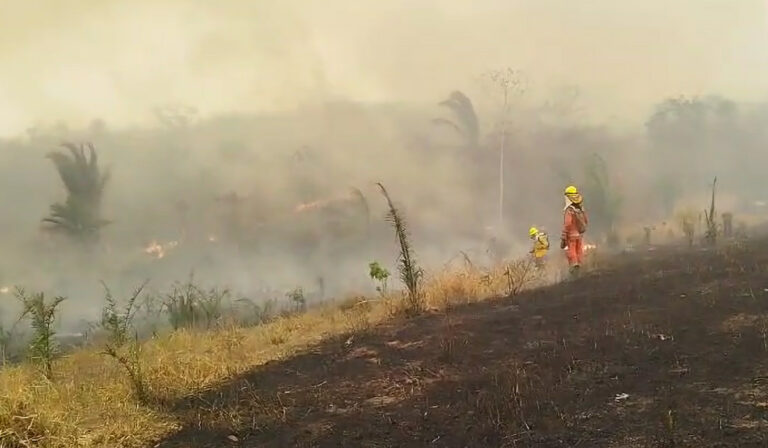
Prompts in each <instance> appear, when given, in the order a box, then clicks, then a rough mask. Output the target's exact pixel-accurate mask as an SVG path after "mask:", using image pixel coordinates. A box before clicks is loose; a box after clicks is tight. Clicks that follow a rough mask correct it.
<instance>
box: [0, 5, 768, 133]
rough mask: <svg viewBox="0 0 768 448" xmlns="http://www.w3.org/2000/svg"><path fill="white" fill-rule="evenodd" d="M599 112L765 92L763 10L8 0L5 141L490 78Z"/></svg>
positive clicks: (405, 94)
mask: <svg viewBox="0 0 768 448" xmlns="http://www.w3.org/2000/svg"><path fill="white" fill-rule="evenodd" d="M503 66H512V67H515V68H518V69H520V70H523V71H524V72H525V73H526V74H527V76H528V78H529V80H530V84H531V89H530V95H529V96H530V97H531V98H536V97H542V96H543V95H546V94H547V93H548V92H551V91H552V90H553V89H555V88H557V87H559V86H561V85H563V84H574V85H578V86H579V87H580V88H581V89H582V92H583V93H582V97H583V102H585V103H586V104H587V107H588V108H589V109H590V110H591V112H593V113H598V114H600V115H604V116H609V115H618V116H622V117H633V116H640V115H641V114H645V113H646V111H647V107H648V106H649V105H650V104H651V103H652V102H655V101H657V100H658V99H660V98H661V97H664V96H667V95H674V94H678V93H687V94H699V93H710V92H716V93H722V94H726V95H730V96H734V97H738V98H741V99H764V98H765V97H766V93H768V26H767V22H766V1H765V0H471V1H470V0H386V1H382V0H302V1H299V0H222V1H193V0H184V1H182V0H125V1H124V0H98V1H97V0H66V1H65V0H0V135H10V134H13V133H17V132H21V131H23V130H24V129H25V128H27V127H28V126H30V125H32V124H34V123H36V122H41V121H42V122H48V123H50V122H53V121H56V120H65V121H67V122H68V123H71V124H73V125H79V124H83V123H87V122H88V121H90V120H91V119H93V118H103V119H104V120H106V122H107V123H108V124H109V125H113V126H120V125H126V124H135V123H142V122H146V121H147V120H151V119H152V115H151V113H150V111H151V109H152V107H154V106H158V105H163V104H172V103H183V104H187V105H191V106H195V107H197V108H198V109H199V110H200V111H201V113H203V114H206V115H207V114H213V113H217V112H222V111H238V110H269V109H275V108H279V109H285V108H291V107H295V106H297V105H301V104H303V103H306V102H312V101H315V100H318V99H323V98H327V97H345V98H353V99H360V100H372V101H380V100H407V101H428V102H433V101H434V100H435V99H436V98H440V97H443V96H444V95H445V94H446V93H447V92H448V91H450V90H452V89H454V88H462V89H471V88H472V87H473V86H474V84H475V82H476V81H475V79H476V78H477V76H478V75H479V74H481V73H482V72H484V71H486V70H488V69H492V68H497V67H503Z"/></svg>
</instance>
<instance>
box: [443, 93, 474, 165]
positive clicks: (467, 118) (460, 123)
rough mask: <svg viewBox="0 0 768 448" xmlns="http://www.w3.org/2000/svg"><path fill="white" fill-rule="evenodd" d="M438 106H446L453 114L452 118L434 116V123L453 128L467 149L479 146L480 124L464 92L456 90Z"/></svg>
mask: <svg viewBox="0 0 768 448" xmlns="http://www.w3.org/2000/svg"><path fill="white" fill-rule="evenodd" d="M439 104H440V106H443V107H446V108H448V110H450V111H451V114H452V115H453V116H454V119H453V120H449V119H446V118H435V119H434V120H433V122H434V123H435V124H442V125H447V126H449V127H451V128H453V129H454V130H455V131H456V132H458V133H459V135H461V136H462V137H463V139H464V147H465V148H466V149H468V150H475V149H477V148H478V147H479V146H480V124H479V122H478V119H477V114H476V113H475V108H474V106H473V105H472V100H470V99H469V97H467V96H466V95H465V94H463V93H462V92H460V91H458V90H456V91H454V92H452V93H451V95H450V96H449V97H448V99H446V100H445V101H441V102H440V103H439Z"/></svg>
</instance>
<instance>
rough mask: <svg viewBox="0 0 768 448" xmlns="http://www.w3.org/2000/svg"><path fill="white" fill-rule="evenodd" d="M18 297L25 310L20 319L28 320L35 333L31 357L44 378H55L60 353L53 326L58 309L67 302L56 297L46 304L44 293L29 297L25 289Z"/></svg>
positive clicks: (19, 290)
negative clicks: (55, 362)
mask: <svg viewBox="0 0 768 448" xmlns="http://www.w3.org/2000/svg"><path fill="white" fill-rule="evenodd" d="M16 297H17V298H18V299H19V300H20V301H21V303H22V305H23V307H24V309H23V311H22V313H21V317H20V319H24V318H28V319H29V320H30V324H31V326H32V330H33V331H34V339H33V340H32V342H31V343H30V345H29V357H30V358H31V359H32V361H34V362H36V363H37V364H39V365H40V367H41V370H42V373H43V376H45V377H46V378H47V379H49V380H50V379H52V378H53V359H54V357H55V356H56V354H57V353H58V346H57V344H56V338H55V335H56V333H55V331H54V330H53V324H54V322H55V321H56V313H57V310H56V308H57V307H58V306H59V304H60V303H61V302H63V301H64V300H65V298H64V297H61V296H58V297H54V299H53V301H52V302H50V303H46V301H45V294H43V293H42V292H39V293H35V294H31V295H27V294H26V293H25V292H24V290H23V289H17V290H16Z"/></svg>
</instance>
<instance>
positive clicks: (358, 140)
mask: <svg viewBox="0 0 768 448" xmlns="http://www.w3.org/2000/svg"><path fill="white" fill-rule="evenodd" d="M765 8H766V4H765V2H762V1H758V0H754V1H752V0H744V1H738V2H734V1H726V0H722V1H716V0H676V1H673V2H669V1H662V0H658V1H656V0H654V1H647V0H645V1H640V0H628V1H622V2H617V1H615V0H599V1H593V2H588V3H587V2H573V1H568V0H537V1H533V0H530V1H529V0H519V1H509V0H476V1H472V2H467V1H461V0H420V1H418V2H413V1H406V0H388V1H386V2H381V1H374V0H370V1H359V0H358V1H354V0H326V1H322V2H320V1H311V0H303V1H299V0H263V1H258V2H254V1H246V0H229V1H222V2H189V1H181V0H156V1H151V0H134V1H122V0H114V1H104V2H93V1H88V0H71V1H67V2H59V1H54V0H30V1H21V0H0V11H2V13H0V136H3V138H4V139H3V140H2V141H0V161H2V165H0V175H1V176H2V179H3V182H2V185H3V188H2V189H0V201H2V203H4V204H5V213H3V214H2V217H0V231H2V234H0V250H2V253H3V258H2V260H1V261H0V287H2V286H6V287H10V286H12V285H21V286H25V287H26V288H28V289H30V290H44V291H46V292H48V293H50V294H61V295H66V296H68V297H69V300H68V301H67V302H65V304H64V305H63V314H62V317H63V321H64V324H65V326H77V325H80V321H81V320H83V319H85V320H92V319H96V318H98V316H99V313H100V307H101V306H102V297H103V294H102V289H101V288H102V287H101V285H100V284H99V281H100V280H103V281H105V282H106V283H107V284H108V285H109V286H110V287H111V288H113V289H114V290H115V292H116V293H117V294H120V295H124V294H126V293H127V292H128V291H130V290H131V289H132V288H134V287H136V286H137V285H138V284H139V283H141V281H142V280H144V279H145V278H150V279H151V283H150V286H151V287H152V288H153V289H155V290H158V291H162V290H164V289H165V288H167V287H168V286H169V285H170V283H171V282H173V281H175V280H181V281H183V280H184V279H186V278H187V276H188V275H189V274H190V272H192V271H194V272H195V276H196V278H198V279H199V280H200V281H201V282H202V283H204V284H207V285H222V286H227V287H230V288H232V289H233V290H235V291H237V292H238V293H240V294H243V295H246V296H249V297H252V298H254V299H255V300H263V299H265V298H270V297H278V298H282V297H284V293H285V291H287V290H289V289H292V288H295V287H299V286H301V287H304V288H305V289H306V290H307V291H310V292H313V291H315V290H317V289H318V288H319V286H318V278H322V279H323V283H324V288H325V291H324V293H325V296H326V297H329V296H333V295H342V294H344V293H347V292H370V288H371V285H370V282H369V281H368V279H367V263H368V262H370V261H373V260H379V261H380V262H383V263H384V264H386V265H388V266H389V267H390V269H392V268H394V259H395V255H396V253H395V246H394V235H393V234H392V232H391V230H390V229H389V228H388V227H387V224H386V222H384V220H383V217H384V214H385V212H386V210H385V205H384V203H383V201H382V199H381V197H380V195H379V193H378V192H377V190H376V188H375V186H374V183H375V182H379V181H380V182H383V183H384V185H386V186H387V188H388V189H389V190H390V193H391V194H392V196H393V198H394V199H395V200H396V202H397V203H398V204H399V205H401V206H402V209H403V212H404V213H405V216H406V217H407V218H408V220H409V222H410V223H411V230H412V232H413V240H414V243H415V245H416V252H417V254H418V255H419V259H420V261H422V262H423V264H424V265H425V267H427V268H429V269H439V268H440V267H441V266H442V265H443V263H445V262H446V261H447V260H448V259H450V258H451V257H453V256H455V255H456V254H457V253H458V252H459V251H465V252H467V253H469V254H471V256H472V257H477V258H478V259H484V258H483V257H486V254H485V250H486V249H487V247H488V242H489V238H490V237H491V236H498V237H501V238H502V239H503V240H504V241H506V243H507V244H508V245H509V247H508V254H507V255H509V256H518V255H520V254H523V253H524V252H525V251H526V248H527V244H528V241H527V239H526V230H527V228H528V227H529V226H530V225H533V224H535V225H539V226H543V227H545V228H547V229H548V230H549V231H550V233H551V234H553V235H556V234H557V231H558V230H559V229H558V225H559V220H560V210H561V206H562V204H561V202H562V198H561V190H562V188H563V187H564V186H565V185H566V184H568V183H571V182H573V183H576V184H577V185H583V184H585V182H587V179H586V177H585V176H586V175H585V168H584V167H585V163H586V162H585V158H586V157H589V156H590V155H591V154H593V153H597V154H599V155H600V156H601V157H602V158H603V159H604V160H605V161H606V163H607V166H608V173H609V177H610V181H611V182H610V185H611V186H610V188H609V189H610V191H612V192H615V193H616V195H618V196H621V199H622V207H621V214H620V219H619V222H618V223H617V225H621V226H627V227H632V226H634V227H638V226H640V227H641V226H642V225H644V223H646V222H648V223H650V222H656V221H657V220H661V219H672V218H671V216H670V214H671V213H672V209H673V208H674V207H672V208H670V207H665V206H662V205H661V204H662V203H664V202H665V201H671V203H672V206H675V207H679V206H680V204H682V203H687V202H686V201H688V202H690V203H693V204H695V205H696V207H698V209H702V208H703V206H704V205H706V201H707V194H708V193H707V185H708V182H711V179H712V178H713V177H714V176H715V175H717V176H718V177H719V179H720V184H721V186H722V189H723V193H722V194H723V196H722V200H723V202H722V206H723V207H727V208H729V209H731V210H733V211H734V212H737V214H738V212H739V211H740V210H741V211H744V212H745V213H746V211H747V208H748V206H749V204H751V202H753V201H755V200H760V199H762V197H761V194H762V184H761V180H762V178H763V177H764V176H763V174H762V172H761V170H762V168H761V167H764V166H766V163H765V162H768V160H767V159H768V156H767V155H766V154H765V150H764V147H765V141H766V131H765V129H766V126H765V123H766V120H768V103H767V102H766V93H768V45H766V44H767V43H768V32H767V30H766V15H765V12H766V11H765ZM505 67H511V68H513V69H515V70H517V71H519V77H520V78H519V79H521V80H523V83H522V85H523V86H524V88H523V89H521V91H520V92H517V94H515V95H513V97H512V99H511V112H510V114H509V118H508V135H507V145H506V148H507V149H506V156H505V165H504V169H505V173H506V174H505V175H506V182H505V203H504V207H505V213H504V224H503V227H502V228H501V229H499V228H498V223H497V214H498V210H497V200H498V197H497V195H498V185H497V182H498V178H497V176H498V169H499V166H498V146H499V140H500V134H499V132H498V131H499V123H500V122H501V116H500V106H501V101H500V99H501V95H500V93H499V90H498V89H494V88H493V86H492V85H490V84H489V82H488V80H487V77H484V76H483V75H484V74H485V73H487V72H488V71H489V70H494V69H502V68H505ZM454 90H460V91H462V92H464V93H465V94H466V95H467V96H468V97H469V98H470V99H471V100H472V102H473V104H474V107H475V109H476V111H477V116H478V119H479V139H478V141H477V142H476V144H475V145H474V146H472V145H470V146H471V147H470V146H467V145H466V144H465V143H466V141H465V140H464V138H463V137H462V135H460V134H459V133H457V132H455V130H453V129H451V128H450V127H449V126H444V125H439V124H436V123H435V122H434V120H435V119H436V118H443V119H450V120H452V121H454V122H455V123H456V122H457V118H456V117H455V116H454V115H452V114H451V111H450V110H448V109H447V108H445V107H441V106H439V105H438V103H439V102H441V101H443V100H445V99H446V98H447V97H448V96H449V94H451V92H452V91H454ZM679 95H686V96H688V97H695V96H700V97H707V96H708V95H719V96H720V97H722V98H726V99H727V100H729V101H730V103H728V104H730V106H728V105H723V104H725V103H722V104H721V103H719V102H717V101H713V102H710V103H706V104H705V105H703V106H701V108H699V109H696V107H698V106H695V107H693V108H692V109H690V111H693V112H691V117H693V116H696V117H699V118H696V119H693V118H692V119H690V120H689V121H686V120H684V119H679V117H678V118H675V117H672V118H667V119H664V120H657V121H656V122H655V123H657V124H658V125H657V126H656V127H652V128H651V127H646V122H648V123H650V121H649V120H650V118H651V117H652V116H653V113H654V111H655V110H657V109H655V107H656V105H658V104H660V103H662V102H663V101H664V100H666V99H667V98H670V97H677V96H679ZM697 104H698V103H697ZM686 110H688V109H686ZM695 111H704V112H702V113H701V114H700V115H696V114H697V113H698V112H695ZM174 117H175V118H174ZM701 117H704V118H701ZM689 118H690V117H689ZM174 120H176V121H174ZM665 120H666V121H665ZM659 123H661V124H659ZM459 124H460V123H459ZM61 141H74V142H83V141H89V142H93V144H94V146H95V148H96V150H97V152H98V155H99V161H100V164H101V166H102V167H107V166H108V167H109V168H110V169H111V172H112V178H111V179H110V181H109V183H108V184H107V187H106V190H105V195H104V198H103V215H104V217H105V218H107V219H109V220H112V221H113V222H112V223H111V224H110V225H108V226H107V227H105V228H104V230H103V232H102V234H101V239H100V242H99V244H98V247H97V248H95V249H93V250H92V251H91V252H88V253H83V252H82V251H81V250H79V249H77V248H74V247H72V246H71V245H70V244H68V243H67V242H66V240H63V239H62V238H60V237H57V236H54V235H50V234H48V233H45V232H41V230H40V220H41V219H42V218H43V217H44V216H46V214H47V213H48V208H49V206H50V204H52V203H54V202H57V201H64V200H65V198H66V192H65V190H64V189H63V186H62V184H61V180H60V179H59V177H58V175H57V173H56V171H55V169H54V166H53V164H52V163H51V161H50V160H47V159H46V158H45V155H46V154H47V153H48V152H50V151H53V150H58V149H60V148H59V144H60V142H61ZM665 182H666V183H665ZM673 184H674V185H673ZM352 188H357V189H359V191H360V192H361V193H362V194H363V196H364V197H365V198H366V200H367V203H368V206H369V207H370V213H371V216H370V219H371V228H370V229H369V232H370V233H366V234H365V237H364V238H362V240H361V239H354V238H353V239H352V240H350V241H347V240H343V238H342V239H341V240H343V241H341V240H340V239H339V238H336V237H334V236H333V232H338V233H340V234H347V233H350V232H347V231H346V230H345V229H346V228H345V227H344V226H345V225H347V224H345V223H341V224H340V223H332V224H326V226H325V227H323V226H317V227H316V228H314V231H303V232H298V233H296V232H295V231H293V230H290V229H291V225H293V224H296V223H297V222H299V223H301V222H309V221H302V220H304V219H305V218H302V217H301V216H300V215H299V214H293V212H292V210H293V209H294V208H295V207H296V206H298V205H299V204H302V203H303V204H309V203H312V202H313V201H321V200H326V199H329V198H333V197H337V196H349V194H350V193H349V192H350V189H352ZM230 193H236V194H237V195H238V197H239V198H241V199H242V201H241V202H240V204H241V205H239V206H237V208H234V209H233V208H229V209H228V208H227V206H226V201H221V200H219V201H217V198H218V199H222V197H225V196H226V195H228V194H230ZM349 197H350V198H354V197H355V196H354V195H352V196H349ZM589 201H590V196H589V195H587V204H589ZM351 203H354V200H351ZM233 210H234V211H233ZM228 213H237V214H239V216H238V217H233V216H232V215H228ZM350 219H352V218H350ZM352 220H354V219H352ZM290 223H293V224H290ZM307 226H308V227H309V228H313V227H312V226H311V225H307ZM334 226H336V227H334ZM339 229H341V230H339ZM292 232H293V233H292ZM346 236H349V235H346ZM602 236H604V235H595V236H594V238H595V239H596V240H597V239H599V238H600V237H602ZM553 239H556V236H555V237H553ZM211 240H213V241H211ZM153 242H155V243H158V244H170V245H171V246H173V247H169V248H167V249H165V255H164V256H163V258H161V259H154V258H152V257H151V256H150V255H149V254H147V253H145V252H144V249H145V248H146V247H147V246H149V245H150V244H151V243H153ZM555 242H556V241H555ZM174 244H175V245H174ZM16 310H17V305H16V304H15V302H14V301H13V299H12V297H11V296H10V295H9V294H5V295H0V313H3V314H2V315H0V321H3V322H6V323H7V322H9V321H11V320H12V319H13V318H14V316H15V314H14V313H15V312H16Z"/></svg>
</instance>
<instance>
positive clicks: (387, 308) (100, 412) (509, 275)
mask: <svg viewBox="0 0 768 448" xmlns="http://www.w3.org/2000/svg"><path fill="white" fill-rule="evenodd" d="M536 275H537V274H536V273H535V271H534V270H533V268H532V266H530V263H527V262H514V263H511V264H509V265H505V266H499V267H496V268H493V269H488V270H486V269H481V268H476V267H473V266H469V265H467V266H464V267H460V268H449V269H446V270H445V271H442V272H436V273H433V274H429V273H428V274H427V275H425V278H424V284H423V286H422V288H423V294H424V300H425V305H426V307H427V309H428V310H430V311H433V312H446V311H448V310H450V309H451V308H452V307H455V306H457V305H460V304H463V303H469V302H473V301H480V300H483V299H487V298H492V297H498V296H501V295H508V294H514V293H516V292H518V291H520V290H521V289H522V288H523V287H525V286H527V285H530V284H532V282H533V281H534V280H536V278H537V277H536ZM406 297H407V293H404V292H391V293H390V292H387V293H382V294H380V296H379V297H377V298H372V299H367V298H353V299H348V300H345V301H342V302H340V303H335V304H334V303H328V304H325V305H322V306H320V307H315V308H312V309H310V310H309V311H308V312H306V313H290V314H284V315H282V316H280V317H276V318H274V319H272V320H271V321H269V322H266V323H263V324H260V325H257V326H253V327H242V326H236V325H234V324H233V323H232V322H231V321H228V320H226V319H222V320H221V321H220V322H219V324H218V325H216V326H214V327H212V328H211V329H206V330H203V329H200V328H195V327H191V328H184V327H182V328H180V329H178V330H176V331H173V332H171V333H168V334H166V335H163V336H159V337H155V338H152V339H150V340H148V341H145V342H143V343H141V344H140V347H138V348H139V349H138V350H136V352H135V353H133V355H134V356H135V360H133V362H135V363H136V365H137V366H140V367H141V373H142V381H143V382H144V387H145V390H144V391H143V393H144V394H145V397H143V398H142V401H144V402H146V403H147V404H146V405H139V404H138V402H137V401H136V396H135V384H132V382H131V380H130V379H129V378H127V377H126V374H125V371H124V369H123V367H122V366H121V365H120V364H119V363H115V362H110V359H109V358H108V357H105V356H103V353H102V352H101V351H100V350H99V349H98V348H97V347H92V348H91V347H86V348H84V349H81V350H79V351H77V352H74V353H71V354H70V355H68V356H65V357H62V358H59V359H57V360H55V361H54V362H53V370H54V371H55V372H56V375H55V377H54V379H53V380H47V379H45V377H44V376H42V375H41V374H40V371H39V369H36V368H35V367H34V366H33V365H31V364H22V365H17V366H13V367H7V368H5V369H3V370H2V371H0V390H2V391H3V394H2V396H1V397H0V446H2V447H29V446H39V447H73V446H81V447H92V446H122V447H140V446H147V445H148V444H150V443H152V442H153V441H156V440H159V439H161V438H163V437H164V436H166V435H168V434H169V433H171V432H173V431H174V430H177V429H179V428H180V427H181V426H182V422H180V421H179V417H178V416H176V415H175V414H173V413H172V412H171V411H170V410H169V408H168V406H167V404H168V403H173V402H178V401H179V400H181V399H183V398H184V397H189V396H195V395H196V394H200V393H203V392H204V391H206V390H208V389H210V388H213V387H214V386H215V385H218V384H220V383H222V382H225V381H226V380H227V379H229V378H232V377H234V376H237V375H239V374H242V373H244V372H247V371H249V370H252V369H253V368H254V367H256V366H259V365H262V364H264V363H266V362H268V361H273V360H279V359H284V358H286V357H289V356H291V355H293V354H296V353H298V352H301V351H303V350H305V349H306V348H308V347H310V346H312V345H314V344H317V343H319V342H320V341H321V340H323V339H327V338H330V337H333V336H344V335H348V336H344V337H345V338H349V337H352V336H354V335H355V334H360V333H364V332H366V331H368V330H369V329H370V328H371V327H372V326H375V325H377V324H380V323H382V322H384V321H386V320H389V319H393V318H395V319H399V318H404V317H403V315H404V311H405V310H406V309H407V303H408V302H407V298H406Z"/></svg>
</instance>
